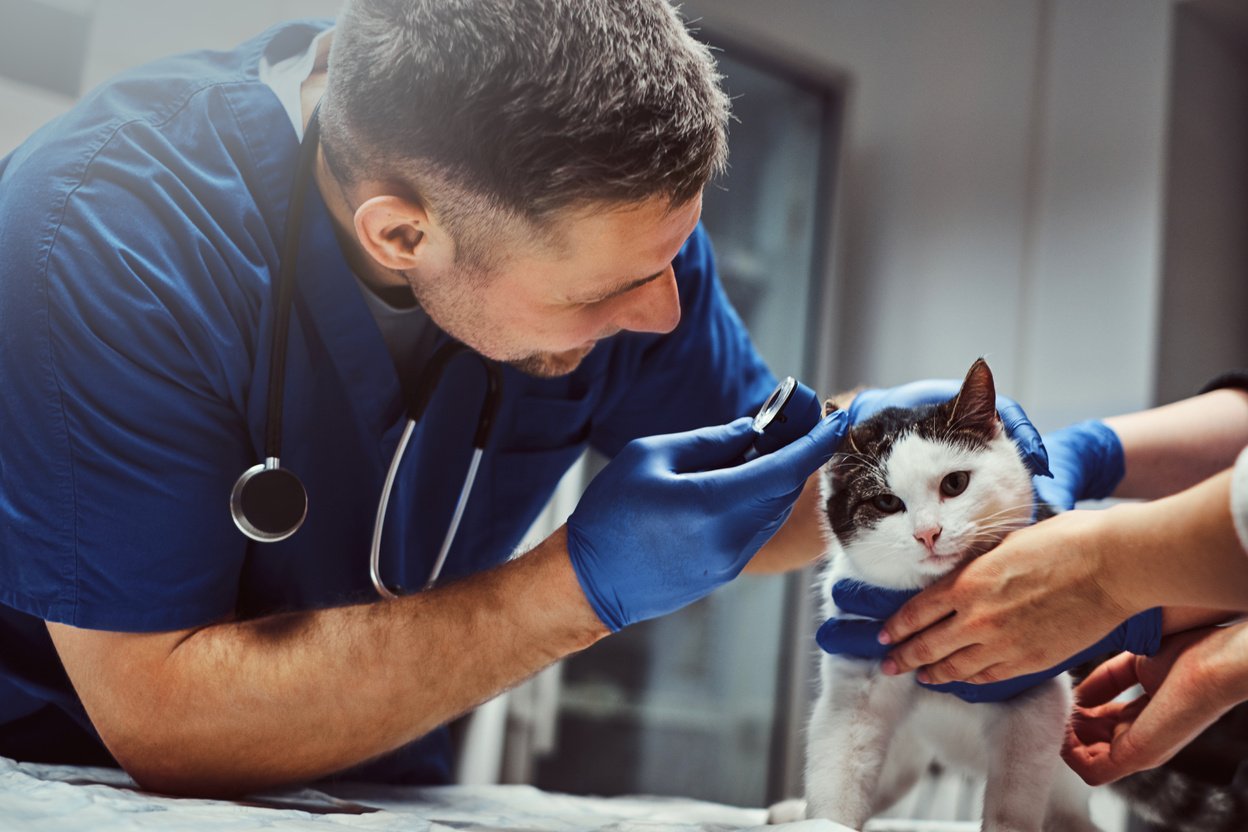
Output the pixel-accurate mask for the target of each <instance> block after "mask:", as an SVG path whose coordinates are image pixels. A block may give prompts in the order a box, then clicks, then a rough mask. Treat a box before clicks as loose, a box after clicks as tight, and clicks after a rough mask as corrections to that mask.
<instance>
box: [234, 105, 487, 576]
mask: <svg viewBox="0 0 1248 832" xmlns="http://www.w3.org/2000/svg"><path fill="white" fill-rule="evenodd" d="M319 110H320V105H319V104H318V105H317V107H316V109H314V110H313V111H312V116H311V118H309V119H308V126H307V128H306V129H305V132H304V137H303V140H302V141H301V142H300V144H299V156H298V160H297V161H296V163H295V181H294V185H293V187H292V188H291V197H290V207H289V209H288V211H289V213H288V214H287V218H286V227H285V230H284V233H283V239H282V252H281V260H280V262H279V266H278V276H277V281H276V283H274V284H273V296H274V309H275V310H276V312H275V314H276V317H275V320H274V325H273V349H272V352H271V355H270V360H269V391H268V405H267V406H268V410H267V414H268V415H267V417H266V420H265V428H264V462H260V463H257V464H256V465H253V466H252V467H250V468H248V469H247V470H246V471H244V472H243V473H242V475H241V476H240V477H239V478H238V481H237V482H235V483H234V488H233V490H232V491H231V492H230V515H231V516H232V517H233V518H234V524H235V525H236V526H238V528H239V531H241V532H242V533H243V534H245V535H247V537H249V538H251V539H252V540H255V541H257V542H259V543H274V542H276V541H279V540H285V539H286V538H288V537H290V536H291V535H292V534H294V533H295V532H297V531H298V530H299V527H300V526H302V525H303V521H304V519H305V518H306V517H307V516H308V492H307V489H305V488H304V487H303V483H302V482H301V481H300V480H299V477H297V476H296V475H295V474H294V473H293V472H291V471H290V470H288V469H286V468H283V467H282V462H281V457H282V397H283V394H284V392H285V388H286V346H287V341H288V340H289V331H290V310H291V306H292V304H293V301H294V294H295V264H296V262H297V260H298V257H299V237H300V234H301V232H302V231H303V203H304V197H305V196H306V195H307V191H308V183H309V182H311V180H312V165H313V163H314V162H315V160H316V151H317V148H318V147H319V144H320V142H319V139H320V123H319V121H318V120H317V112H318V111H319ZM463 354H470V355H473V356H476V358H477V360H478V361H480V363H481V366H482V367H483V368H484V369H485V376H486V391H485V399H484V400H483V401H482V403H481V410H480V412H479V413H478V415H477V431H476V433H475V434H474V435H473V439H472V459H471V461H470V462H469V463H468V471H467V473H466V474H465V475H464V482H463V485H462V487H461V488H460V490H459V499H458V501H457V502H456V503H455V512H454V514H453V515H452V516H451V523H450V525H449V526H448V527H447V530H446V536H445V537H444V538H443V539H442V547H441V548H440V549H439V550H438V556H437V559H436V560H435V561H434V564H433V568H432V569H431V570H430V571H429V578H428V580H426V581H425V586H424V588H425V589H428V588H429V587H431V586H433V584H434V583H436V582H437V580H438V576H439V575H440V574H441V573H442V567H443V566H444V565H445V564H446V557H447V555H448V554H449V553H450V551H451V544H452V543H454V542H455V533H456V532H457V531H459V524H460V521H461V520H463V517H464V510H465V509H466V508H467V507H468V497H469V495H470V494H471V493H472V484H473V482H474V481H475V480H476V478H477V470H478V469H479V468H480V465H481V456H482V454H483V453H484V452H485V444H486V441H487V440H488V439H489V436H490V429H491V428H492V427H493V426H494V417H495V415H496V414H497V413H498V405H499V401H500V399H501V394H502V374H501V373H500V372H499V369H498V366H497V365H496V364H495V363H494V362H492V361H489V360H487V359H485V358H484V357H482V356H481V355H479V354H478V353H475V352H473V351H472V350H470V349H469V348H468V347H466V346H464V345H463V344H460V343H458V342H454V341H452V342H448V343H446V344H443V345H442V346H441V347H440V348H439V349H438V350H437V352H435V353H434V354H433V357H432V358H430V359H429V363H428V364H426V366H425V368H424V370H422V371H421V374H420V378H419V380H418V382H417V384H416V388H415V391H414V393H413V395H412V396H411V397H410V398H408V400H407V401H406V403H405V404H406V407H407V424H406V425H404V427H403V434H402V436H401V437H400V438H399V444H398V446H397V447H396V448H395V450H394V455H393V457H391V459H390V468H389V470H388V471H387V472H386V480H385V484H384V485H383V486H382V489H381V498H380V499H379V500H378V502H377V516H376V518H375V519H374V521H373V538H372V544H371V546H370V549H369V561H368V574H369V577H370V578H371V579H372V582H373V587H374V588H376V590H377V594H379V595H380V596H382V597H383V598H396V597H398V596H397V595H396V594H395V593H394V592H392V591H391V590H390V588H389V587H388V586H386V582H385V581H384V580H383V579H382V576H381V566H380V558H381V531H382V527H383V526H384V525H385V519H386V508H387V507H388V506H389V504H390V492H391V490H392V489H393V487H394V480H395V476H396V475H397V474H398V470H399V464H400V463H401V462H402V461H403V454H404V451H406V450H407V444H408V442H409V440H410V439H411V438H412V432H413V431H414V430H415V428H416V423H417V422H419V421H420V417H421V416H422V415H423V414H424V412H425V408H427V407H428V405H429V402H430V400H432V398H433V392H434V390H435V389H436V388H437V386H438V381H439V380H441V378H442V372H443V370H445V369H446V366H447V364H449V363H450V362H451V360H452V359H454V358H456V357H457V356H459V355H463Z"/></svg>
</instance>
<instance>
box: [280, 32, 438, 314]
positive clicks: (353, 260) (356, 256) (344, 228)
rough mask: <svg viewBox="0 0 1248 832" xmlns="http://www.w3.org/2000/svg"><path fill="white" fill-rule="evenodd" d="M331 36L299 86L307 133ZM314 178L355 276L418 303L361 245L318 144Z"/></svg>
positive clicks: (389, 298) (389, 296)
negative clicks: (405, 293)
mask: <svg viewBox="0 0 1248 832" xmlns="http://www.w3.org/2000/svg"><path fill="white" fill-rule="evenodd" d="M330 37H332V35H330V36H327V37H326V38H325V39H324V41H323V42H322V43H321V48H320V50H319V53H318V55H317V59H316V66H315V68H314V69H313V70H312V74H311V75H309V76H308V77H307V78H306V79H304V82H303V85H302V86H301V87H300V89H299V99H300V104H301V109H302V117H303V129H304V135H307V129H308V121H309V120H310V119H311V118H312V111H313V110H315V109H316V105H317V104H318V103H319V102H320V100H321V96H323V95H324V94H325V89H326V87H327V86H328V84H329V73H328V70H327V61H326V58H327V57H328V54H329V38H330ZM312 179H313V181H314V182H315V183H316V189H317V190H318V191H319V192H320V194H321V200H322V201H323V202H324V203H325V207H326V209H327V210H328V211H329V216H330V219H331V220H332V222H333V225H334V233H335V235H336V236H337V238H338V245H339V247H340V248H341V249H342V254H343V258H344V259H345V260H346V261H347V265H348V266H349V267H350V268H351V271H353V272H355V274H356V276H357V277H358V278H359V279H360V281H361V282H362V283H363V284H364V285H365V286H366V287H367V288H368V289H369V290H370V291H372V292H373V293H374V294H376V295H378V296H379V297H381V298H382V299H383V300H385V301H386V302H387V303H389V304H390V305H392V306H401V305H405V304H402V303H399V302H397V301H398V300H399V299H401V298H404V297H405V296H404V294H403V292H402V291H396V290H404V291H406V292H407V295H406V298H407V300H408V303H409V304H411V303H415V298H412V297H411V296H410V289H408V286H407V283H406V281H404V280H403V278H402V277H401V276H398V275H396V274H394V273H392V272H390V271H389V270H387V269H384V268H382V267H381V266H380V265H379V264H378V263H377V262H376V261H375V260H373V258H372V257H369V256H368V252H366V251H365V250H364V247H363V246H361V245H360V241H359V240H358V239H357V238H356V235H355V211H354V209H353V207H352V205H351V202H350V201H349V198H348V196H347V194H346V192H345V190H344V188H343V186H342V183H341V182H340V181H339V180H338V178H337V177H336V176H334V174H333V171H332V170H331V169H330V167H329V163H328V162H327V161H326V159H325V152H324V150H323V149H322V148H317V151H316V163H315V165H314V167H313V174H312Z"/></svg>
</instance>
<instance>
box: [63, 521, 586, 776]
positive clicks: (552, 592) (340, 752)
mask: <svg viewBox="0 0 1248 832" xmlns="http://www.w3.org/2000/svg"><path fill="white" fill-rule="evenodd" d="M55 627H56V625H52V626H50V628H49V629H50V630H52V632H53V636H54V638H57V632H56V629H55ZM605 634H606V628H605V627H604V626H603V625H602V623H601V622H600V621H599V620H598V618H597V616H596V615H595V614H594V612H593V610H592V609H591V608H590V607H589V605H588V604H587V603H586V601H585V598H584V595H583V594H582V592H581V589H580V587H579V585H578V584H577V580H576V576H575V573H574V572H573V570H572V568H571V564H570V563H569V562H568V557H567V553H566V545H565V537H564V533H563V530H562V529H561V530H560V531H559V532H558V533H556V534H555V535H554V536H552V537H551V538H550V539H548V540H547V541H546V542H544V543H543V544H541V545H540V546H539V547H537V548H536V549H535V550H533V551H532V552H530V553H529V554H528V555H526V556H525V557H524V558H521V559H519V560H516V561H513V562H511V563H508V564H506V565H504V566H502V567H499V568H498V569H495V570H492V571H490V572H487V573H484V574H481V575H477V576H474V577H472V578H468V579H465V580H463V581H460V582H457V583H454V584H451V585H448V586H445V587H440V588H438V589H436V590H433V591H430V592H426V593H421V594H419V595H414V596H409V597H405V598H401V599H397V600H393V601H385V602H379V603H371V604H362V605H355V606H348V607H338V608H333V609H326V610H317V611H309V612H298V613H288V614H282V615H275V616H270V617H266V618H262V619H257V620H252V621H246V622H233V623H225V624H219V625H214V626H210V627H205V628H203V629H200V630H197V631H194V632H192V633H191V634H189V635H188V636H186V637H185V638H184V639H182V640H181V641H180V642H178V643H177V644H176V645H175V646H172V649H169V650H167V655H164V656H163V658H162V659H160V660H159V661H156V662H142V661H140V662H136V665H135V667H134V668H133V671H134V672H135V673H140V674H145V675H146V678H145V679H144V680H143V681H144V682H145V684H142V685H140V686H138V687H137V690H139V691H140V696H138V697H136V698H134V701H132V702H129V703H124V704H123V703H118V702H116V701H105V699H106V698H107V697H108V694H107V693H103V691H108V690H114V691H115V690H119V688H117V687H116V686H115V685H110V684H107V681H108V680H101V679H80V678H77V677H76V676H75V675H74V673H73V672H71V678H73V681H74V683H75V685H76V687H77V688H78V691H79V694H80V696H81V697H82V699H83V702H84V704H85V705H86V707H87V710H88V713H89V714H90V715H91V716H92V719H93V721H95V722H96V725H97V727H98V728H99V729H100V732H101V735H102V736H103V738H104V740H105V742H106V743H107V744H108V746H109V748H110V750H112V751H113V752H114V754H115V755H116V756H117V758H118V760H119V762H121V763H122V764H123V765H124V766H125V767H126V768H127V770H128V771H130V772H131V774H133V775H134V776H135V777H136V779H138V780H139V781H140V783H142V784H143V785H145V786H148V787H152V788H156V789H159V790H162V791H171V792H178V793H199V794H217V795H219V794H228V793H239V792H246V791H254V790H256V789H259V788H263V787H266V786H271V785H276V784H281V783H287V782H293V781H301V780H307V779H312V778H316V777H319V776H322V775H326V774H329V773H331V772H334V771H338V770H341V769H343V768H347V767H349V766H351V765H354V764H356V763H360V762H363V761H365V760H368V759H370V758H372V757H376V756H378V755H381V754H384V753H385V752H387V751H390V750H393V749H395V748H397V747H399V746H401V745H403V744H405V743H407V742H410V741H412V740H414V739H416V738H418V737H420V736H422V735H423V734H426V733H428V732H429V731H431V730H432V729H434V728H436V727H437V726H439V725H441V724H443V723H445V722H447V721H448V720H450V719H452V718H453V717H455V716H457V715H459V714H461V713H463V712H464V711H466V710H468V709H470V708H472V707H473V706H475V705H477V704H479V703H480V702H482V701H484V700H486V699H488V698H490V697H492V696H493V695H495V694H497V693H498V692H500V691H502V690H505V689H506V688H508V687H510V686H511V685H514V684H515V683H517V682H519V681H521V680H523V679H524V678H526V677H528V676H529V675H531V674H532V673H534V672H536V671H537V670H539V669H541V668H542V667H544V666H546V665H548V664H550V663H551V662H553V661H555V660H557V659H559V658H561V657H562V656H565V655H567V654H569V653H572V652H575V651H577V650H580V649H583V648H584V647H587V646H588V645H590V644H591V643H593V642H594V641H595V640H597V639H598V638H600V637H601V636H602V635H605ZM106 635H115V636H117V637H119V638H131V639H133V638H142V637H136V636H134V635H132V634H106ZM155 637H156V636H153V638H155ZM58 649H62V645H61V640H60V639H58ZM71 659H72V657H71ZM74 664H75V662H73V661H72V660H71V661H69V662H67V667H71V668H72V667H73V666H74ZM93 667H95V668H96V669H100V670H102V669H103V668H101V667H100V666H99V665H95V666H93ZM107 672H110V673H115V672H118V669H116V668H110V669H109V670H108V671H107ZM122 672H125V671H124V670H123V671H122ZM101 683H102V684H101ZM131 690H132V691H133V690H135V688H131ZM105 712H107V713H105ZM97 714H98V716H97Z"/></svg>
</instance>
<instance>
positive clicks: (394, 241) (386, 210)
mask: <svg viewBox="0 0 1248 832" xmlns="http://www.w3.org/2000/svg"><path fill="white" fill-rule="evenodd" d="M429 231H430V221H429V213H428V211H426V210H425V208H424V206H423V205H421V204H420V203H419V202H415V201H413V200H411V199H408V198H406V197H401V196H393V195H385V196H375V197H372V198H371V199H368V200H365V201H364V202H363V203H362V204H361V205H360V207H359V208H357V209H355V235H356V237H357V238H358V239H359V241H360V245H361V246H363V247H364V250H365V251H367V252H368V254H369V256H370V257H372V258H373V259H374V260H376V261H377V262H378V263H380V264H381V265H382V266H383V267H385V268H387V269H390V270H391V271H396V272H406V271H409V270H411V269H414V268H416V267H417V266H418V265H419V264H420V262H421V260H422V258H424V257H425V256H426V249H427V248H428V247H429Z"/></svg>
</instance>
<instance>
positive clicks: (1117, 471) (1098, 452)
mask: <svg viewBox="0 0 1248 832" xmlns="http://www.w3.org/2000/svg"><path fill="white" fill-rule="evenodd" d="M1044 446H1045V447H1046V448H1048V451H1049V468H1050V469H1051V470H1052V471H1053V478H1052V479H1045V480H1041V479H1036V480H1033V482H1034V483H1035V486H1036V492H1037V493H1038V494H1039V495H1040V499H1042V500H1044V501H1045V502H1046V503H1048V504H1050V505H1052V506H1054V507H1056V508H1059V509H1063V510H1065V509H1071V508H1074V507H1075V503H1076V502H1078V501H1079V500H1103V499H1105V498H1106V497H1108V496H1109V495H1111V494H1113V493H1114V489H1115V488H1117V487H1118V483H1120V482H1122V477H1123V474H1124V473H1125V472H1126V465H1125V462H1124V460H1123V454H1122V442H1120V441H1119V439H1118V434H1116V433H1114V431H1113V428H1111V427H1109V426H1108V425H1106V424H1105V423H1104V422H1100V421H1097V420H1095V419H1092V420H1089V421H1087V422H1080V423H1078V424H1076V425H1071V426H1070V427H1067V428H1062V429H1061V430H1055V431H1053V432H1052V433H1050V434H1049V435H1048V436H1046V437H1044Z"/></svg>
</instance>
